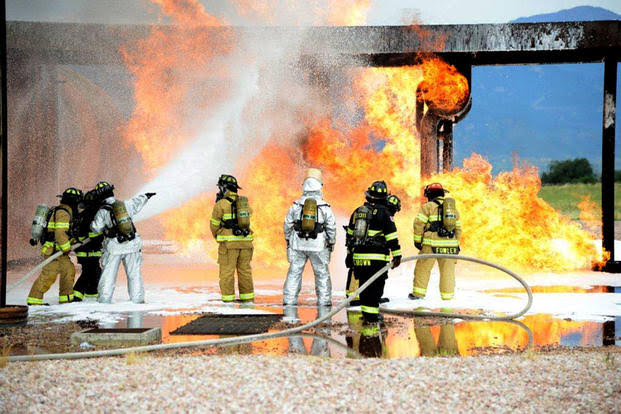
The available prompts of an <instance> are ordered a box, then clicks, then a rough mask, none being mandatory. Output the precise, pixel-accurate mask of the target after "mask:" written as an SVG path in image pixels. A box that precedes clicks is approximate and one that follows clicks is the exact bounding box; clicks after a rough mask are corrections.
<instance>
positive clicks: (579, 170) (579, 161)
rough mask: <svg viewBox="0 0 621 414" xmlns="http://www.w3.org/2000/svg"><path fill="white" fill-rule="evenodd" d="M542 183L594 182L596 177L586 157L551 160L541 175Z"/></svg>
mask: <svg viewBox="0 0 621 414" xmlns="http://www.w3.org/2000/svg"><path fill="white" fill-rule="evenodd" d="M541 182H542V183H543V184H566V183H595V182H597V177H595V173H594V172H593V167H592V166H591V163H590V162H589V160H587V159H586V158H575V159H573V160H564V161H552V162H551V163H550V165H549V167H548V171H546V172H544V173H543V174H542V175H541Z"/></svg>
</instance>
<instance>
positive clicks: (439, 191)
mask: <svg viewBox="0 0 621 414" xmlns="http://www.w3.org/2000/svg"><path fill="white" fill-rule="evenodd" d="M448 192H449V191H448V190H445V189H444V187H442V184H440V183H431V184H428V185H427V186H426V187H425V191H424V193H423V194H424V195H425V197H427V198H428V199H430V200H431V199H433V198H435V197H441V196H443V195H444V193H448Z"/></svg>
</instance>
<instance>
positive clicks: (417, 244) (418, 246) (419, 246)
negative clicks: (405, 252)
mask: <svg viewBox="0 0 621 414" xmlns="http://www.w3.org/2000/svg"><path fill="white" fill-rule="evenodd" d="M414 247H416V248H417V249H418V250H423V244H422V243H421V242H416V243H414Z"/></svg>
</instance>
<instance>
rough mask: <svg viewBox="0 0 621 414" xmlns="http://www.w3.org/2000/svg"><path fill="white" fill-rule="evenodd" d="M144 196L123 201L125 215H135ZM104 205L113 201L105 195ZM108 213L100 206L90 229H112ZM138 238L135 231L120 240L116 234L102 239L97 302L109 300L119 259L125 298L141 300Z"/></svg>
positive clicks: (142, 295) (142, 287)
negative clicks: (123, 274)
mask: <svg viewBox="0 0 621 414" xmlns="http://www.w3.org/2000/svg"><path fill="white" fill-rule="evenodd" d="M147 200H148V198H147V196H146V195H144V194H141V195H139V196H136V197H134V198H132V199H130V200H125V209H126V210H127V213H128V214H129V216H130V217H131V218H132V219H133V218H134V216H135V215H136V214H138V212H139V211H140V210H142V208H143V207H144V205H145V204H146V203H147ZM104 202H105V203H106V204H108V205H112V204H114V202H115V199H114V197H108V198H106V199H105V200H104ZM111 215H112V212H111V211H109V210H106V209H104V208H101V209H99V211H98V212H97V214H95V218H94V219H93V222H92V223H91V230H92V231H94V232H96V233H104V229H106V230H111V229H114V224H113V221H112V216H111ZM141 248H142V239H141V238H140V235H138V232H136V237H135V238H134V239H133V240H130V241H125V242H123V243H120V242H119V241H118V240H117V239H116V237H114V238H106V239H105V241H104V243H103V253H102V255H101V265H102V267H103V271H102V273H101V278H100V279H99V285H98V286H97V292H98V293H99V297H98V298H97V301H98V302H100V303H111V302H112V295H113V294H114V288H115V285H116V275H117V273H118V271H119V266H120V265H121V261H123V267H125V273H126V274H127V289H128V290H129V297H130V299H131V301H132V302H134V303H144V286H143V284H142V274H141V273H140V265H141V264H142V250H141Z"/></svg>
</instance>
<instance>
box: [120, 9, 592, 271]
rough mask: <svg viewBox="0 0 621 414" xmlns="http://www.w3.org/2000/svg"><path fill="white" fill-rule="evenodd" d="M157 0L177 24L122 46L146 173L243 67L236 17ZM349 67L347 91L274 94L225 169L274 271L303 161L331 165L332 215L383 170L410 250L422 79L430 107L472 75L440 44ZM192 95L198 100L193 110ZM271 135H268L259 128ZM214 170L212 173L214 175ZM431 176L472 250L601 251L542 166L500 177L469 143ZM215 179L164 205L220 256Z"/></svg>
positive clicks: (491, 253)
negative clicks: (257, 127)
mask: <svg viewBox="0 0 621 414" xmlns="http://www.w3.org/2000/svg"><path fill="white" fill-rule="evenodd" d="M156 3H157V4H160V5H161V7H162V12H163V13H164V14H166V15H167V16H169V17H170V18H171V19H172V20H173V22H174V23H177V26H175V30H166V31H164V30H163V29H162V30H153V31H152V32H151V35H150V36H149V37H148V38H146V39H145V40H142V41H140V42H138V43H137V44H134V45H133V46H132V47H129V48H127V49H126V50H124V53H125V57H126V61H127V64H128V66H129V68H130V69H131V70H132V72H133V74H134V76H135V97H136V108H135V112H134V115H133V117H132V119H131V120H130V122H129V123H128V125H127V127H126V128H125V129H124V133H125V136H126V137H127V141H128V143H130V144H132V145H134V146H135V147H136V148H137V149H138V150H139V152H140V154H141V155H142V157H143V161H144V165H145V167H146V168H147V170H148V172H149V173H152V172H154V171H155V170H156V169H157V168H160V167H162V166H164V165H166V163H167V162H168V161H170V160H171V159H173V158H174V157H175V155H176V154H177V153H178V152H179V151H180V150H181V149H183V148H184V147H185V145H186V144H187V143H188V142H190V141H191V140H192V139H194V138H195V137H196V136H197V134H198V133H199V132H200V125H201V123H200V122H199V119H198V118H199V117H201V116H203V117H205V116H209V114H210V111H211V110H212V109H213V108H215V107H217V106H218V105H219V104H220V103H222V102H227V98H229V95H230V93H231V91H230V89H231V87H230V86H227V85H229V84H230V83H231V82H234V81H235V71H239V70H243V68H241V69H240V68H239V64H237V66H236V67H230V66H227V65H226V64H223V63H222V58H223V57H225V56H229V55H231V54H232V53H234V51H235V48H236V39H235V33H234V30H233V29H232V28H229V29H223V30H221V31H209V30H204V29H202V28H200V27H198V26H200V25H202V24H206V25H211V26H222V25H224V24H225V22H224V21H223V20H221V19H218V18H216V17H214V16H212V15H209V14H208V13H207V12H206V11H205V9H204V8H203V6H202V5H201V4H200V3H199V2H198V0H187V1H178V0H177V1H175V0H157V1H156ZM277 3H279V2H269V1H268V2H259V1H252V0H236V1H234V2H232V4H233V5H234V6H235V9H236V10H237V11H238V13H239V14H240V15H243V16H250V17H251V18H252V19H256V20H261V21H263V22H266V23H268V24H269V23H270V20H269V18H268V17H269V16H273V15H274V10H275V8H276V7H277ZM321 3H322V4H323V5H324V6H325V3H324V2H321ZM311 4H315V3H314V2H313V3H311ZM317 4H319V2H318V3H317ZM369 4H370V2H369V1H368V0H364V1H354V0H350V1H346V2H343V1H338V2H337V1H331V2H328V3H327V7H323V8H321V7H320V8H318V9H317V10H316V13H317V19H318V20H320V23H323V24H325V23H332V24H360V23H363V17H364V15H365V14H366V12H367V11H368V8H369ZM241 10H243V11H241ZM344 11H347V13H345V12H344ZM248 59H251V58H248ZM345 73H346V75H342V74H341V76H343V77H345V78H346V80H349V82H350V84H351V85H353V87H352V89H351V90H345V91H344V92H343V93H342V96H340V97H339V96H337V97H330V99H328V100H326V99H324V101H323V103H322V104H321V106H322V107H321V108H314V107H313V106H312V105H305V104H304V102H300V103H299V104H297V106H295V105H293V106H290V107H287V106H282V105H281V104H280V102H276V103H275V104H274V105H273V107H272V108H269V109H267V110H266V111H264V112H262V113H261V116H267V117H273V118H274V119H275V120H276V122H274V123H273V124H272V129H270V130H268V132H267V133H266V132H265V131H260V132H259V131H254V130H252V127H253V124H251V123H250V125H249V129H251V130H252V131H251V132H250V134H251V135H252V134H253V133H254V134H257V137H253V136H250V137H249V139H250V141H249V142H257V143H261V146H262V147H261V149H260V151H259V152H258V155H256V156H253V157H251V158H250V159H248V160H247V162H246V158H245V157H246V155H245V154H240V159H243V160H244V165H243V166H242V167H241V168H240V169H238V170H237V171H222V173H229V172H232V173H234V174H236V175H237V176H238V178H239V179H240V183H241V185H242V187H243V191H242V193H243V194H245V195H247V196H248V197H249V199H250V203H251V206H252V207H253V209H254V213H253V229H254V231H255V235H256V243H255V251H256V252H255V263H256V262H258V263H260V264H262V265H263V266H269V267H270V268H277V269H282V268H284V267H286V266H287V263H286V259H285V251H284V247H283V246H284V240H283V235H282V222H283V219H284V216H285V214H286V212H287V209H288V208H289V206H290V205H291V203H292V201H294V200H295V199H297V198H298V197H299V196H300V193H301V184H302V179H303V174H304V170H305V169H306V168H308V167H317V168H321V169H322V170H323V173H324V178H325V179H324V196H325V198H326V200H327V201H328V202H330V203H331V204H332V207H333V208H334V210H335V213H336V214H337V216H338V217H342V218H345V219H346V218H348V217H349V214H350V213H351V211H352V210H353V209H354V208H356V207H357V206H358V205H360V203H361V202H362V201H363V197H364V195H363V194H364V190H365V189H366V187H367V186H368V185H369V184H370V183H371V182H372V181H374V180H379V179H383V180H386V181H387V182H388V184H389V188H390V189H391V191H392V192H393V193H395V194H397V195H398V196H400V197H401V198H402V203H403V206H404V208H403V210H402V211H401V213H399V214H398V215H397V218H396V221H397V226H398V229H399V235H400V240H401V243H402V246H403V248H404V250H405V253H407V254H413V253H414V250H413V247H412V243H411V226H412V221H413V218H414V216H415V215H416V213H417V211H418V208H419V206H420V203H421V202H422V197H421V196H422V194H421V193H422V191H421V190H422V186H423V184H424V183H422V182H421V180H420V138H419V133H418V131H417V130H416V119H415V118H416V91H417V89H418V90H420V91H421V93H422V96H423V98H424V100H425V102H426V104H427V106H428V107H430V108H435V109H437V110H439V111H442V112H451V111H454V110H455V108H460V107H461V106H463V105H464V104H465V102H466V101H467V99H468V96H469V93H470V92H469V89H468V82H467V80H466V78H465V77H464V76H462V75H461V74H460V73H459V72H458V71H457V69H456V68H455V67H453V66H451V65H449V64H447V63H445V62H443V61H442V60H441V59H439V58H437V57H433V56H424V57H421V58H420V62H419V64H417V65H414V66H408V67H399V68H365V69H358V70H353V71H350V72H345ZM348 77H349V78H348ZM261 80H262V79H260V82H261ZM260 82H259V83H260ZM419 87H420V88H419ZM314 88H317V86H316V85H314V86H313V85H312V84H310V85H307V90H308V93H309V94H314V95H317V96H321V93H319V92H318V91H317V90H316V89H314ZM260 92H261V93H264V92H265V93H266V92H269V91H260ZM300 101H304V99H301V100H300ZM253 104H254V102H253V101H252V100H251V101H250V103H249V104H248V105H249V106H248V107H247V108H245V112H248V113H252V111H250V110H248V111H246V110H247V109H254V107H252V108H250V106H252V105H253ZM197 107H198V108H199V109H200V110H201V111H196V108H197ZM343 108H345V109H346V110H347V111H349V113H350V115H351V116H349V118H348V117H344V118H345V120H344V119H343V117H340V116H336V115H334V114H335V113H336V112H338V111H337V110H341V109H343ZM282 113H287V114H289V115H291V114H292V115H291V116H289V119H288V122H291V118H295V120H296V121H295V123H296V124H297V125H296V126H297V127H300V128H298V129H297V130H295V131H290V130H288V129H287V128H283V127H282V125H281V126H278V127H276V126H274V124H277V123H278V121H279V119H278V116H279V114H282ZM251 118H252V117H251V116H249V117H248V119H249V120H244V122H246V121H248V122H251ZM283 122H284V121H283ZM286 125H287V126H289V124H286ZM259 134H262V135H261V139H259ZM265 135H267V137H268V138H266V139H263V138H262V137H263V136H265ZM254 138H256V139H254ZM266 140H267V143H266V144H265V145H263V143H264V142H265V141H266ZM239 150H241V153H244V151H245V149H244V148H239ZM206 162H209V160H206ZM216 180H217V176H214V177H213V183H214V187H215V182H216ZM430 181H440V182H442V184H443V185H444V186H445V187H446V188H448V189H449V190H450V191H451V196H453V197H454V198H455V199H456V200H457V203H458V204H457V205H458V208H459V210H460V213H461V216H462V222H463V227H464V236H463V240H462V249H463V252H464V253H465V254H468V255H472V256H477V257H481V258H484V259H488V260H491V261H493V262H495V263H500V264H504V265H507V266H509V267H510V268H512V269H515V270H556V271H558V270H569V269H576V268H584V267H588V266H589V265H590V261H591V259H592V258H594V257H596V256H597V252H596V251H595V248H594V247H593V244H592V242H591V240H592V239H593V238H594V236H593V235H592V234H590V233H589V232H587V231H585V230H583V229H581V228H580V226H578V225H577V224H575V223H573V222H571V221H570V220H569V219H568V218H566V217H564V216H562V215H561V214H559V213H558V212H557V211H556V210H554V209H553V208H552V207H551V206H550V205H548V204H547V203H546V202H545V201H543V200H542V199H540V198H539V197H538V192H539V189H540V186H541V183H540V180H539V177H538V172H537V170H536V169H535V168H533V167H529V166H516V167H515V168H514V169H513V170H512V171H509V172H503V173H500V174H498V175H497V176H495V177H494V176H493V175H492V166H491V164H490V163H489V162H488V161H487V160H485V159H484V158H483V157H481V156H480V155H477V154H473V155H472V156H471V157H470V158H468V159H466V160H464V164H463V167H462V168H458V169H455V170H454V171H452V172H450V173H447V174H443V175H438V176H434V177H431V178H430ZM213 190H215V188H206V189H205V193H204V194H202V195H200V196H198V197H196V198H195V199H193V200H191V201H189V202H187V203H185V204H184V205H182V206H181V207H178V208H176V209H175V210H172V211H169V212H167V213H165V214H164V215H162V217H161V220H162V223H163V226H164V228H165V231H166V235H167V237H168V238H171V239H174V240H175V241H177V242H178V243H180V244H181V245H184V246H194V248H195V246H196V245H197V240H201V241H207V243H206V245H207V246H209V247H207V249H208V250H209V251H210V254H211V256H212V257H214V252H215V249H216V246H215V242H213V241H212V240H211V236H210V235H209V231H208V228H209V213H210V212H211V206H212V205H213V196H214V191H213ZM340 224H344V223H339V229H338V231H339V234H340V235H339V242H340V243H342V242H343V236H342V230H341V229H340ZM201 243H202V242H201Z"/></svg>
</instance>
